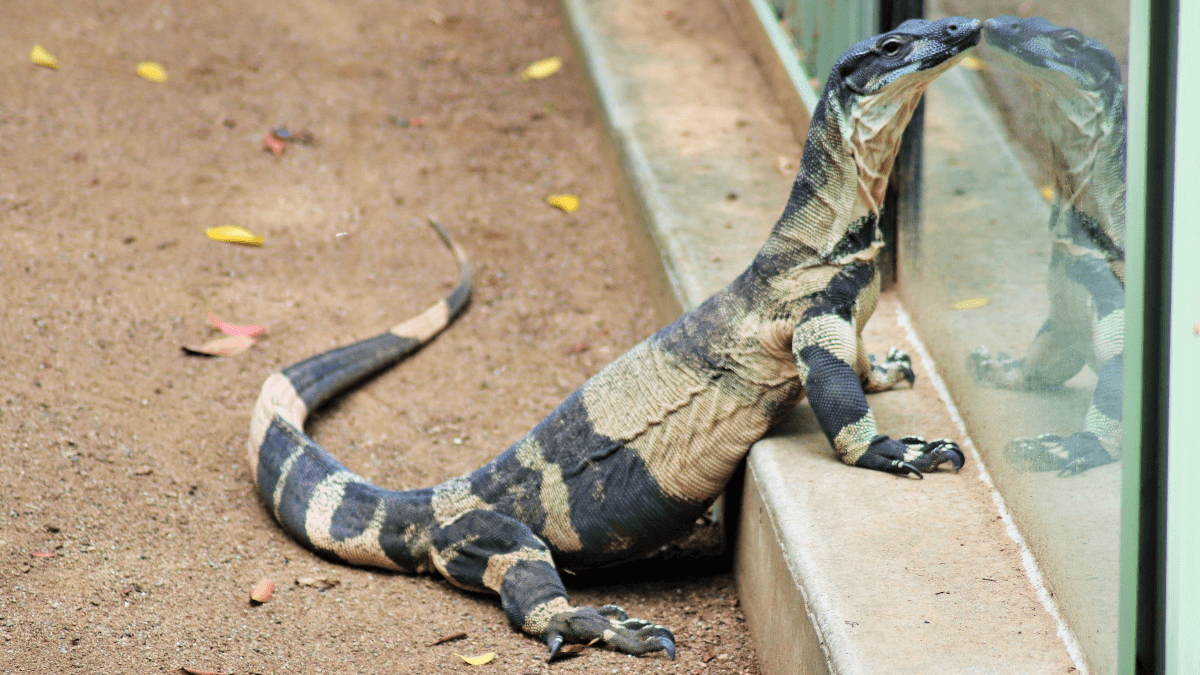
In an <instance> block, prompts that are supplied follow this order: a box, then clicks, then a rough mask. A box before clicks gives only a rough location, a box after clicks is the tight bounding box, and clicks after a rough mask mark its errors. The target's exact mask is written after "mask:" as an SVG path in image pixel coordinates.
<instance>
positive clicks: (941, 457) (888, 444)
mask: <svg viewBox="0 0 1200 675" xmlns="http://www.w3.org/2000/svg"><path fill="white" fill-rule="evenodd" d="M946 462H950V466H951V467H953V468H954V471H955V472H956V473H957V472H958V470H959V469H961V468H963V465H964V464H966V462H967V457H966V455H964V454H963V451H962V450H961V449H960V448H959V447H958V444H957V443H955V442H954V441H951V440H947V439H945V438H939V439H938V440H936V441H926V440H925V439H924V438H921V437H920V436H905V437H903V438H901V439H900V440H892V439H891V438H888V437H887V436H882V435H880V436H876V437H875V438H874V439H872V440H871V446H870V447H869V448H867V451H866V452H865V453H864V454H863V456H862V457H859V458H858V461H857V462H855V466H861V467H863V468H865V469H874V470H876V471H887V472H888V473H894V474H896V475H898V476H910V475H911V476H914V477H916V478H923V477H924V476H922V475H921V472H922V471H933V470H934V469H936V468H938V467H939V466H941V465H942V464H945V463H946Z"/></svg>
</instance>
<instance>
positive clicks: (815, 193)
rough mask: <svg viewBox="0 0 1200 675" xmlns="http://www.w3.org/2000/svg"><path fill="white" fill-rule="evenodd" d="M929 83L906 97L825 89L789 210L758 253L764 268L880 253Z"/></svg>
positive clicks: (768, 270)
mask: <svg viewBox="0 0 1200 675" xmlns="http://www.w3.org/2000/svg"><path fill="white" fill-rule="evenodd" d="M924 89H925V87H923V86H922V87H918V88H915V89H907V90H906V92H905V95H903V96H895V97H889V96H884V95H877V96H872V97H857V96H853V95H843V96H838V95H835V94H836V92H826V95H825V96H824V97H822V99H821V101H820V103H819V104H818V105H817V109H816V111H815V112H814V114H813V118H812V122H811V124H810V126H809V132H808V138H807V141H806V143H805V145H804V156H803V158H802V160H801V166H800V173H799V175H797V176H796V181H795V182H794V183H793V185H792V192H791V195H790V197H789V198H788V205H787V208H786V209H785V210H784V213H783V215H782V216H781V217H780V219H779V221H778V222H777V223H776V224H775V228H774V229H773V230H772V232H771V235H770V237H769V238H768V240H767V242H766V244H765V245H764V246H763V248H762V250H761V251H760V252H759V256H758V258H756V260H755V265H756V267H757V268H758V269H759V272H760V273H763V274H766V275H777V274H780V273H783V272H785V271H786V270H792V269H795V268H797V267H811V266H814V265H828V264H842V265H844V264H849V263H852V262H862V261H867V260H872V259H874V258H875V257H876V256H877V255H878V254H879V252H880V250H882V248H883V246H884V243H883V237H882V233H881V232H880V230H879V228H878V227H877V225H878V222H879V213H880V209H881V208H882V206H883V198H884V193H885V192H886V190H887V184H888V177H889V176H890V174H891V171H892V165H893V164H894V163H895V160H896V153H897V151H898V150H899V147H900V136H901V135H902V134H903V132H904V128H905V127H906V126H907V125H908V121H909V120H910V119H911V118H912V114H913V111H914V110H915V109H916V106H917V103H918V102H919V101H920V98H921V94H922V93H923V92H924Z"/></svg>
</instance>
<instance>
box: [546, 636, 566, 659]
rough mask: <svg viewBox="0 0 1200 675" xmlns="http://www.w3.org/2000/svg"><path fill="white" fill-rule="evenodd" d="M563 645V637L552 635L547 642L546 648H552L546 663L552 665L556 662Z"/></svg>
mask: <svg viewBox="0 0 1200 675" xmlns="http://www.w3.org/2000/svg"><path fill="white" fill-rule="evenodd" d="M562 645H563V638H562V636H561V635H551V636H550V638H549V639H547V640H546V646H547V647H549V648H550V656H547V657H546V663H550V662H551V661H553V660H554V657H555V656H557V655H558V649H559V648H560V647H562Z"/></svg>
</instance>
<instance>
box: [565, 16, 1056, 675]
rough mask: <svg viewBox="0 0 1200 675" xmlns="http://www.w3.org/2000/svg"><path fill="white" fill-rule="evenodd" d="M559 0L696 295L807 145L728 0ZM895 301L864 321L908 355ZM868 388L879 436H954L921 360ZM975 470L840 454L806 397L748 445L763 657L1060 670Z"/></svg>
mask: <svg viewBox="0 0 1200 675" xmlns="http://www.w3.org/2000/svg"><path fill="white" fill-rule="evenodd" d="M742 1H743V0H729V2H731V3H734V5H732V6H734V7H735V8H736V3H737V2H742ZM563 3H564V7H565V9H566V13H567V17H568V20H569V21H570V24H571V27H572V29H573V31H574V34H575V38H576V41H577V44H578V45H579V49H580V55H581V60H582V61H583V63H584V65H585V67H586V68H587V69H588V71H589V73H590V75H591V77H592V81H593V85H594V87H595V91H596V95H597V98H598V100H599V103H600V107H601V110H602V112H603V113H604V114H605V115H606V117H607V120H608V124H609V128H610V131H611V134H612V136H613V140H614V145H615V146H616V150H617V153H618V155H619V157H620V160H621V162H622V164H623V167H624V169H625V171H626V174H627V176H628V178H629V180H630V183H631V192H632V194H633V195H634V196H635V201H637V202H638V208H639V209H640V210H641V211H642V212H643V214H644V215H645V220H646V224H647V227H648V229H649V230H650V233H651V236H652V237H653V239H654V241H655V242H656V243H657V245H658V248H659V251H660V253H661V257H662V262H663V266H664V268H665V269H666V270H667V273H668V275H669V277H670V279H671V283H672V286H673V288H674V289H675V292H676V295H677V297H678V298H679V301H680V305H681V306H682V307H683V308H684V309H690V308H692V307H695V306H696V305H697V304H699V303H700V302H701V301H703V300H704V299H705V298H706V297H707V296H708V295H710V294H711V293H713V292H714V291H716V290H717V289H719V288H720V287H722V286H723V285H724V284H726V283H728V282H729V281H730V280H732V279H733V278H734V277H735V276H736V275H737V274H738V273H739V272H741V270H742V269H744V267H745V265H746V264H748V262H749V261H750V259H751V258H752V257H753V255H754V253H755V252H756V251H757V249H758V247H759V245H760V244H761V242H762V241H763V240H764V238H765V236H766V234H767V232H768V231H769V230H770V228H771V226H772V225H773V224H774V222H775V220H776V218H777V217H778V215H779V213H780V212H781V211H782V208H783V206H784V204H785V203H786V199H787V194H788V191H789V189H790V184H791V180H790V179H791V176H790V175H789V176H786V177H785V176H783V175H781V173H780V171H779V169H778V168H777V167H778V165H779V164H780V159H781V158H782V159H783V160H784V161H787V160H789V159H793V160H794V159H798V158H799V154H800V148H799V145H798V144H797V142H796V140H795V137H794V135H793V126H792V125H791V124H790V122H789V120H788V118H787V117H786V116H785V115H784V113H783V112H782V111H781V109H780V107H779V104H778V103H777V101H776V97H775V95H774V94H773V93H772V91H771V89H770V87H769V86H768V84H767V82H766V81H765V80H764V76H763V74H762V73H761V71H760V70H759V69H758V68H757V66H756V65H755V63H754V58H753V57H752V56H751V53H750V51H748V50H747V48H746V41H744V40H743V39H742V38H741V36H740V35H738V34H737V32H736V31H735V30H734V28H733V26H734V25H735V24H734V23H733V22H731V20H730V16H729V15H728V14H727V13H726V12H725V11H724V9H723V8H722V6H721V4H720V3H719V0H697V1H696V2H693V3H688V4H687V5H684V6H677V5H674V4H672V3H670V2H668V1H667V0H563ZM760 9H761V8H760ZM756 12H757V10H753V7H752V8H751V9H750V10H747V11H746V12H738V13H736V16H738V17H740V18H739V21H741V20H742V19H744V18H745V17H747V16H755V15H756ZM760 37H761V36H760ZM759 43H760V45H761V40H759ZM761 58H762V57H761V55H760V59H761ZM776 79H779V78H776ZM902 312H903V310H902V308H901V307H900V304H899V302H898V300H897V299H896V298H895V296H894V295H892V294H887V295H885V297H884V299H883V300H882V301H881V303H880V306H879V308H878V309H877V311H876V314H875V318H874V319H873V320H872V321H871V323H870V324H869V325H868V328H867V331H866V333H865V334H864V337H865V339H866V341H867V344H868V346H869V347H870V348H871V349H872V351H874V352H883V351H884V350H886V348H887V347H888V346H889V345H891V344H895V345H897V346H900V347H901V348H907V349H909V350H910V352H913V353H915V352H916V351H917V350H916V349H915V346H914V345H912V344H911V343H909V336H908V334H907V332H906V330H904V329H902V326H901V321H900V317H901V316H903V314H902ZM870 400H871V406H872V409H873V411H874V413H875V416H876V419H877V421H878V422H879V425H880V428H881V430H882V431H883V432H884V433H889V434H891V435H893V436H900V435H905V434H910V433H918V434H921V435H924V436H926V437H930V438H937V437H943V436H945V437H954V436H957V435H958V434H959V431H958V428H957V426H956V425H955V423H954V421H953V420H952V419H951V416H950V414H949V412H948V411H947V409H946V407H945V406H944V405H942V403H941V402H940V401H939V399H938V397H937V392H936V391H935V390H934V388H933V386H932V385H931V384H930V378H928V377H922V376H921V374H918V380H917V386H916V387H915V388H913V389H901V390H899V391H892V392H886V393H883V394H878V395H875V396H872V397H871V399H870ZM980 478H981V477H980V474H979V467H978V466H976V465H974V464H972V465H969V466H968V468H967V469H965V470H964V471H963V472H962V473H961V474H959V475H952V474H934V475H931V476H929V477H927V479H926V480H924V481H916V480H911V479H901V478H897V477H894V476H890V475H886V474H882V473H878V472H871V471H864V470H861V469H856V468H853V467H847V466H845V465H843V464H841V463H840V462H838V461H837V459H836V458H835V457H834V455H833V452H832V450H831V449H830V447H829V444H828V442H827V441H826V440H825V438H824V436H823V435H822V434H821V432H820V431H819V428H818V427H817V424H816V421H815V420H814V419H813V418H812V413H811V410H810V409H809V408H808V406H807V404H803V405H801V407H800V408H799V409H798V410H797V412H796V414H795V415H794V416H793V417H792V419H791V421H790V422H789V424H788V425H786V426H785V428H782V429H779V430H777V431H776V433H775V434H774V435H773V436H772V437H771V438H768V439H766V440H763V441H761V442H760V443H758V444H757V445H756V446H755V447H754V448H753V450H752V451H751V453H750V457H749V459H748V469H747V472H746V481H745V488H744V492H745V499H744V502H743V505H744V507H743V509H742V511H741V517H740V528H739V530H740V532H739V537H738V540H737V563H736V573H737V577H738V584H739V590H740V593H741V599H742V606H743V609H744V612H745V614H746V617H747V621H748V623H749V626H750V629H751V632H752V634H753V635H754V637H755V640H756V645H757V647H758V650H759V658H760V660H761V663H762V667H763V672H765V673H794V672H804V673H839V674H840V673H846V674H851V673H853V674H857V673H882V672H886V673H1021V674H1029V673H1066V672H1070V671H1071V669H1072V668H1073V667H1074V664H1073V663H1072V660H1071V659H1070V657H1069V655H1068V654H1067V653H1066V649H1065V648H1064V646H1063V643H1062V641H1061V640H1059V639H1058V636H1057V631H1058V630H1059V627H1058V624H1057V622H1056V621H1055V620H1054V619H1053V618H1052V617H1051V616H1050V615H1049V614H1048V613H1047V612H1046V611H1045V609H1044V607H1043V605H1042V604H1041V601H1040V599H1039V597H1038V594H1037V591H1036V590H1035V589H1034V588H1033V587H1032V585H1031V584H1030V583H1029V581H1028V579H1027V577H1026V576H1025V573H1024V568H1023V564H1022V560H1021V551H1020V549H1019V547H1018V545H1017V544H1016V543H1015V542H1014V540H1013V539H1011V538H1010V537H1009V536H1008V534H1007V532H1006V530H1005V524H1004V523H1003V522H1002V519H1001V516H1000V514H999V513H998V512H997V510H996V506H995V504H994V503H993V501H992V500H993V493H992V492H991V490H990V488H989V487H988V486H987V485H986V484H985V483H984V482H983V481H982V480H980Z"/></svg>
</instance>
